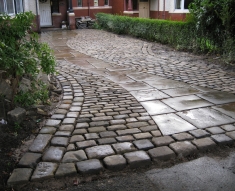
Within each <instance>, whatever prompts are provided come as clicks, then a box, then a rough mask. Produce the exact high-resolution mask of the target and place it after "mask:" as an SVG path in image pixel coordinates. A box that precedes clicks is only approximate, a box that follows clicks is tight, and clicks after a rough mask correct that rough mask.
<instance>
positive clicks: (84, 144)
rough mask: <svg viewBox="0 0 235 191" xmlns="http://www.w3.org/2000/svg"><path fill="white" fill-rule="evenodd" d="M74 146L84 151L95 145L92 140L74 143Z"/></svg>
mask: <svg viewBox="0 0 235 191" xmlns="http://www.w3.org/2000/svg"><path fill="white" fill-rule="evenodd" d="M75 144H76V146H77V148H78V149H85V148H88V147H93V146H96V145H97V144H96V142H95V141H94V140H89V141H81V142H76V143H75Z"/></svg>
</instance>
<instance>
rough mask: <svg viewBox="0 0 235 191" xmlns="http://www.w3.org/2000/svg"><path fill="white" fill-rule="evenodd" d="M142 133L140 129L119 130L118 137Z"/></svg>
mask: <svg viewBox="0 0 235 191" xmlns="http://www.w3.org/2000/svg"><path fill="white" fill-rule="evenodd" d="M140 132H141V131H140V130H139V129H138V128H134V129H125V130H117V134H118V135H130V134H135V133H140Z"/></svg>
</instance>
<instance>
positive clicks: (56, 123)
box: [45, 119, 61, 127]
mask: <svg viewBox="0 0 235 191" xmlns="http://www.w3.org/2000/svg"><path fill="white" fill-rule="evenodd" d="M60 123H61V120H55V119H48V120H47V122H46V124H45V125H46V126H50V127H59V126H60Z"/></svg>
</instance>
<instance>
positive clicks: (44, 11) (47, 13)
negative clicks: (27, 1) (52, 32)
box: [39, 0, 52, 27]
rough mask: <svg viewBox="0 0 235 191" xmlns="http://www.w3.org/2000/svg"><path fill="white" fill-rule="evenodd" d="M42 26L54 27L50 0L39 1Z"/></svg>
mask: <svg viewBox="0 0 235 191" xmlns="http://www.w3.org/2000/svg"><path fill="white" fill-rule="evenodd" d="M39 12H40V26H41V27H46V26H52V19H51V2H50V0H39Z"/></svg>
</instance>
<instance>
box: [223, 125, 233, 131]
mask: <svg viewBox="0 0 235 191" xmlns="http://www.w3.org/2000/svg"><path fill="white" fill-rule="evenodd" d="M221 127H222V129H224V130H225V131H235V125H232V124H229V125H222V126H221Z"/></svg>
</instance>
